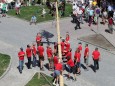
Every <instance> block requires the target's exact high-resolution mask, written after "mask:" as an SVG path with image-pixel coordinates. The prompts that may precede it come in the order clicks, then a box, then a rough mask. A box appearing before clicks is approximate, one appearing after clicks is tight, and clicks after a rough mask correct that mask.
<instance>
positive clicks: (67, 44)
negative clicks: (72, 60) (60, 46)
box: [64, 41, 70, 53]
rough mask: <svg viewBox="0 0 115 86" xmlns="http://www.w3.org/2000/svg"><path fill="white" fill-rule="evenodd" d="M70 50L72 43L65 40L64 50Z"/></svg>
mask: <svg viewBox="0 0 115 86" xmlns="http://www.w3.org/2000/svg"><path fill="white" fill-rule="evenodd" d="M69 50H70V43H69V42H68V41H66V42H65V49H64V52H65V53H67V52H68V51H69Z"/></svg>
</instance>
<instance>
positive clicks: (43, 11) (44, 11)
mask: <svg viewBox="0 0 115 86" xmlns="http://www.w3.org/2000/svg"><path fill="white" fill-rule="evenodd" d="M45 14H46V10H45V9H44V8H43V10H42V17H44V18H45Z"/></svg>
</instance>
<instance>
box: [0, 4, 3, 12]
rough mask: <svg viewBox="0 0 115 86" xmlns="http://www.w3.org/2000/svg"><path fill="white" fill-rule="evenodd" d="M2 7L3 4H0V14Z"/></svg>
mask: <svg viewBox="0 0 115 86" xmlns="http://www.w3.org/2000/svg"><path fill="white" fill-rule="evenodd" d="M2 6H3V3H2V2H0V14H1V13H2Z"/></svg>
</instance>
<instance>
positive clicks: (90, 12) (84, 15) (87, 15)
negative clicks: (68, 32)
mask: <svg viewBox="0 0 115 86" xmlns="http://www.w3.org/2000/svg"><path fill="white" fill-rule="evenodd" d="M102 2H103V3H102ZM72 4H73V14H72V17H73V21H72V22H73V23H76V27H75V30H76V29H78V28H79V29H81V27H80V24H83V19H84V20H85V21H86V22H87V23H88V26H91V25H92V24H95V25H98V24H99V22H98V19H99V18H101V19H102V22H101V24H106V23H107V24H108V28H109V32H110V33H111V34H112V33H113V25H115V5H114V4H113V3H109V2H107V1H105V0H101V3H100V4H101V5H100V6H99V5H98V3H97V1H96V0H92V1H91V0H85V2H83V3H82V2H81V1H78V0H74V1H73V3H72Z"/></svg>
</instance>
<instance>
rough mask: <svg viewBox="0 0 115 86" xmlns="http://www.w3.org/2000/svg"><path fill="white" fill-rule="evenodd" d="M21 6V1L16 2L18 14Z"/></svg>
mask: <svg viewBox="0 0 115 86" xmlns="http://www.w3.org/2000/svg"><path fill="white" fill-rule="evenodd" d="M20 6H21V3H20V2H19V1H17V2H16V4H15V9H16V15H20Z"/></svg>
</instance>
